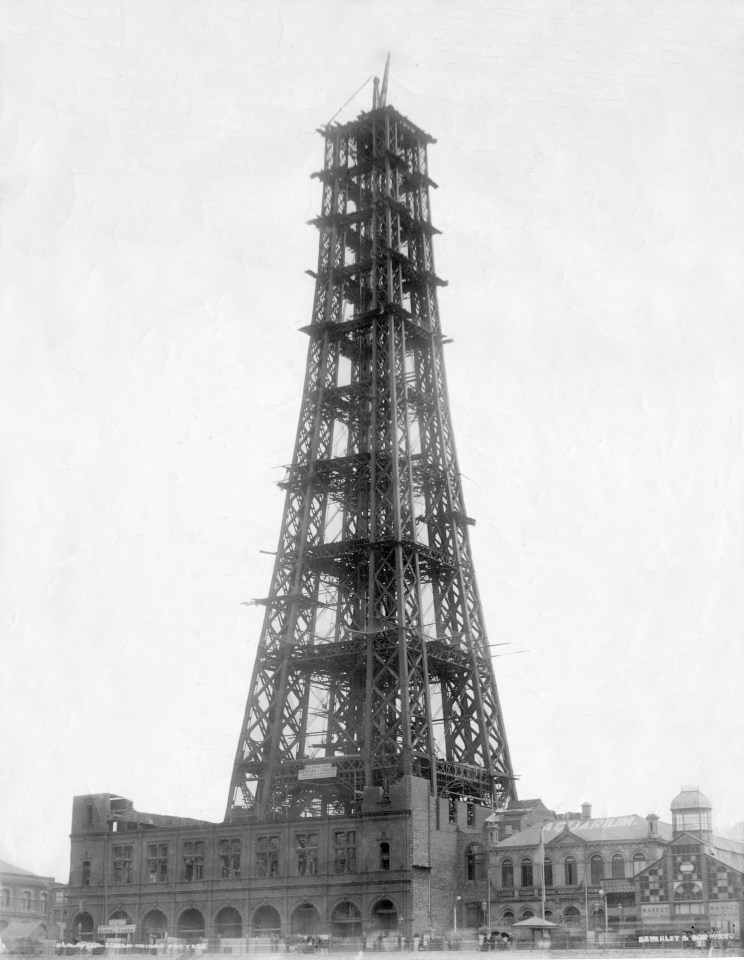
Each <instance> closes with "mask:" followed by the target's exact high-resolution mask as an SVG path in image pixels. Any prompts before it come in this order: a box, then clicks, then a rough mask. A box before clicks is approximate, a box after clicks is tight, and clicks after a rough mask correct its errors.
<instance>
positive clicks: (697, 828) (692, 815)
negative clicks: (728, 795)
mask: <svg viewBox="0 0 744 960" xmlns="http://www.w3.org/2000/svg"><path fill="white" fill-rule="evenodd" d="M671 810H672V832H673V835H674V836H675V837H676V836H679V834H680V833H692V834H695V836H698V837H700V839H701V840H710V839H711V836H712V832H713V817H712V811H713V804H712V803H711V802H710V800H709V799H708V798H707V797H706V796H705V794H704V793H701V791H700V787H698V786H697V784H687V785H686V786H683V787H682V792H681V793H679V794H678V795H677V796H676V797H675V798H674V800H672V804H671Z"/></svg>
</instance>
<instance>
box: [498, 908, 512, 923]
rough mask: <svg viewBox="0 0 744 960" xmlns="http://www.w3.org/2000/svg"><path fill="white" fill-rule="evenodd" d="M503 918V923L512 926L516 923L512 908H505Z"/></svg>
mask: <svg viewBox="0 0 744 960" xmlns="http://www.w3.org/2000/svg"><path fill="white" fill-rule="evenodd" d="M501 920H502V922H503V923H507V924H509V926H511V925H512V924H513V923H514V913H513V911H512V910H504V912H503V914H502V916H501Z"/></svg>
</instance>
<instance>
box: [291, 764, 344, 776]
mask: <svg viewBox="0 0 744 960" xmlns="http://www.w3.org/2000/svg"><path fill="white" fill-rule="evenodd" d="M335 776H336V767H335V766H334V764H332V763H312V764H308V765H307V766H306V767H303V768H302V770H300V771H299V773H298V774H297V779H298V780H324V779H326V778H328V777H335Z"/></svg>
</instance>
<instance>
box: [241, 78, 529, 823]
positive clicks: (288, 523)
mask: <svg viewBox="0 0 744 960" xmlns="http://www.w3.org/2000/svg"><path fill="white" fill-rule="evenodd" d="M383 103H384V99H383V98H380V97H379V96H377V97H376V101H375V106H374V108H373V109H372V110H371V111H369V112H366V113H363V114H362V115H360V116H359V118H358V119H357V120H355V121H352V122H350V123H346V124H343V125H335V124H334V125H329V126H327V127H325V128H324V129H323V130H322V131H321V132H322V133H323V136H324V140H325V163H324V168H323V170H322V171H321V172H320V173H318V174H315V175H314V176H316V177H319V178H320V181H321V183H322V189H323V199H322V211H321V215H320V216H319V217H318V218H317V219H316V220H314V221H313V223H314V224H315V225H316V226H317V228H318V230H319V233H320V251H319V257H318V268H317V273H313V274H312V275H313V276H314V277H315V298H314V304H313V314H312V322H311V323H310V324H309V325H308V326H307V327H305V328H304V332H306V333H307V334H308V336H309V341H310V342H309V349H308V358H307V371H306V376H305V385H304V391H303V397H302V407H301V411H300V417H299V426H298V430H297V438H296V442H295V447H294V454H293V458H292V463H291V465H290V466H289V467H288V469H287V472H286V475H285V477H284V480H283V482H282V483H281V484H280V485H281V486H282V487H283V488H284V489H285V490H286V501H285V506H284V516H283V520H282V528H281V535H280V538H279V546H278V550H277V555H276V562H275V565H274V571H273V577H272V582H271V590H270V593H269V596H268V597H267V598H266V599H264V600H262V601H259V602H261V603H263V604H265V606H266V613H265V618H264V623H263V630H262V634H261V639H260V644H259V648H258V652H257V656H256V662H255V667H254V672H253V678H252V682H251V688H250V694H249V698H248V703H247V707H246V711H245V719H244V722H243V727H242V730H241V734H240V740H239V744H238V749H237V754H236V759H235V764H234V769H233V775H232V781H231V786H230V794H229V799H228V811H227V817H228V819H230V818H233V819H234V818H236V817H238V818H240V817H241V816H246V815H248V816H252V817H257V818H259V819H272V818H276V817H286V816H290V817H293V816H313V815H316V816H323V815H328V814H337V815H338V814H353V813H354V812H355V810H356V809H357V807H356V805H357V804H358V801H359V800H360V798H361V797H362V796H363V794H364V792H365V788H370V787H376V788H381V791H382V795H383V796H384V794H385V792H386V791H387V789H388V788H389V786H390V785H391V784H393V783H394V782H395V781H397V780H399V779H400V778H401V777H403V776H405V775H412V776H414V777H420V778H424V779H425V780H427V781H428V782H429V783H430V789H431V793H432V794H433V795H435V796H439V797H447V798H449V799H450V800H451V801H455V800H467V801H473V802H475V803H478V804H480V805H484V806H489V807H490V806H502V805H504V804H505V803H506V802H507V801H508V800H509V799H514V798H516V793H515V788H514V779H513V775H512V768H511V761H510V758H509V751H508V747H507V742H506V735H505V732H504V724H503V719H502V713H501V707H500V705H499V698H498V693H497V688H496V681H495V677H494V671H493V666H492V660H491V653H490V649H489V644H488V640H487V636H486V631H485V627H484V623H483V613H482V609H481V603H480V599H479V595H478V588H477V585H476V579H475V573H474V570H473V562H472V558H471V550H470V542H469V536H468V526H469V525H470V524H472V522H473V521H472V520H471V519H470V518H469V517H468V516H467V513H466V511H465V505H464V502H463V496H462V489H461V484H460V474H459V469H458V463H457V455H456V451H455V441H454V436H453V432H452V425H451V419H450V410H449V402H448V397H447V385H446V377H445V369H444V359H443V336H442V332H441V328H440V321H439V311H438V306H437V287H438V286H439V285H441V284H442V281H441V280H440V279H439V278H438V277H437V275H436V273H435V269H434V254H433V249H432V237H433V235H434V234H436V233H437V232H438V231H437V230H436V229H435V228H434V227H433V226H432V224H431V217H430V207H429V188H430V187H434V186H436V184H434V183H433V181H432V180H431V179H430V178H429V175H428V166H427V145H428V144H429V143H433V142H434V141H433V139H432V138H431V137H430V136H428V135H427V134H426V133H424V132H423V131H422V130H420V129H419V128H418V127H416V126H414V125H413V124H412V123H410V122H409V121H408V120H407V119H406V118H405V117H403V116H402V115H401V114H400V113H398V112H397V111H396V110H395V109H393V108H392V107H390V106H384V105H381V104H383ZM378 792H379V789H378ZM241 811H243V812H242V813H241Z"/></svg>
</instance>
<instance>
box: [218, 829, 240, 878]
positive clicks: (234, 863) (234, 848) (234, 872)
mask: <svg viewBox="0 0 744 960" xmlns="http://www.w3.org/2000/svg"><path fill="white" fill-rule="evenodd" d="M219 856H220V877H221V878H222V879H223V880H232V879H235V878H237V877H239V876H240V838H238V837H231V838H230V839H229V840H220V846H219Z"/></svg>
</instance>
